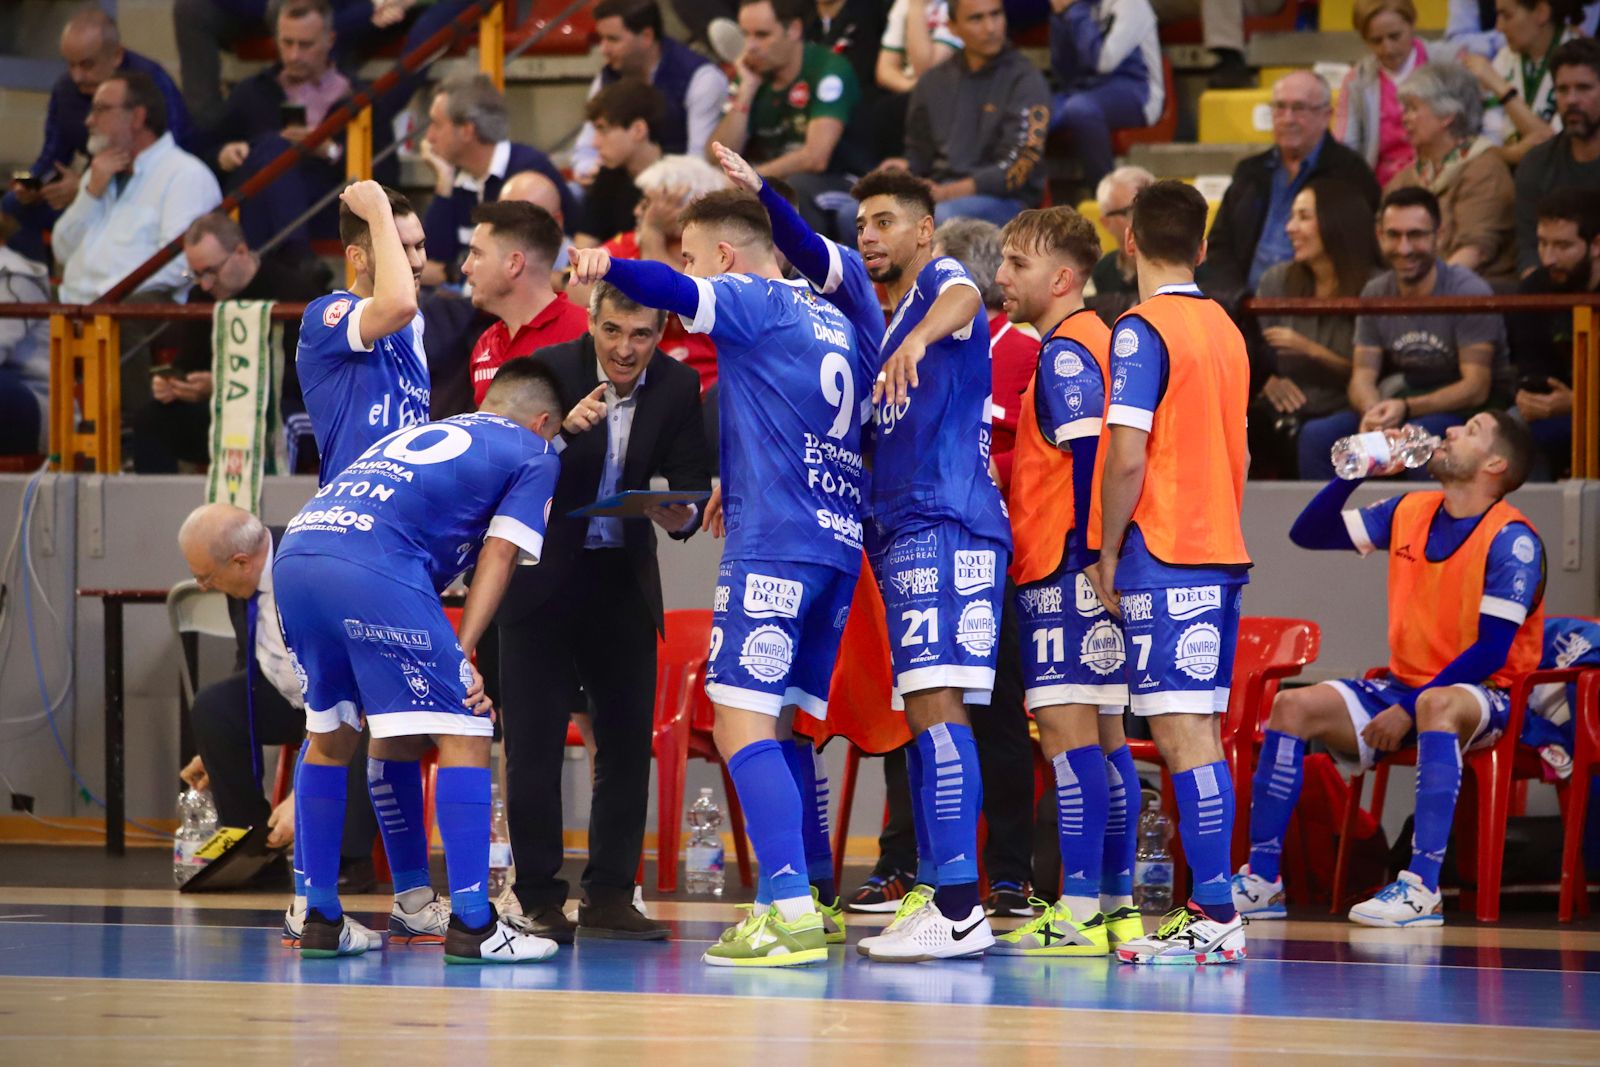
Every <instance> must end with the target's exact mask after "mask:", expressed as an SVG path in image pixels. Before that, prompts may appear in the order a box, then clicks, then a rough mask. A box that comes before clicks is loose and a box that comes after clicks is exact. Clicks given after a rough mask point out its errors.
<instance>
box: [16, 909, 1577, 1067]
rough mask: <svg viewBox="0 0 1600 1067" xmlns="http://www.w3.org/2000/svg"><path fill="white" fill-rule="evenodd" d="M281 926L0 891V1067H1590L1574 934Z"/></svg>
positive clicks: (701, 915)
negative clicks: (772, 937) (915, 952)
mask: <svg viewBox="0 0 1600 1067" xmlns="http://www.w3.org/2000/svg"><path fill="white" fill-rule="evenodd" d="M282 903H283V902H282V900H281V898H278V897H276V896H269V895H226V896H217V897H212V898H201V897H181V898H180V897H179V895H178V894H176V893H174V892H171V891H168V890H152V889H147V890H88V889H76V890H59V889H45V888H27V889H19V888H11V889H0V1064H6V1065H8V1067H9V1065H13V1064H50V1065H68V1064H72V1065H76V1064H101V1063H116V1064H146V1063H151V1064H156V1063H160V1064H189V1063H193V1064H205V1065H208V1067H210V1065H217V1064H227V1065H229V1067H231V1065H233V1064H246V1063H266V1062H273V1063H283V1062H296V1063H300V1062H305V1063H321V1062H338V1063H341V1064H352V1065H354V1064H367V1063H376V1064H384V1065H394V1064H397V1063H398V1062H400V1061H399V1058H400V1057H405V1060H406V1062H408V1063H409V1062H416V1063H438V1062H446V1061H448V1062H450V1063H452V1064H456V1063H463V1064H464V1063H479V1062H483V1063H498V1062H506V1063H513V1062H515V1063H518V1064H529V1065H541V1064H547V1063H550V1064H554V1063H584V1064H613V1063H617V1064H627V1065H628V1067H656V1065H662V1064H677V1063H695V1064H696V1065H697V1067H708V1065H709V1064H710V1063H733V1064H742V1063H752V1062H756V1061H757V1059H758V1058H759V1059H760V1060H762V1061H765V1062H768V1063H791V1062H793V1063H799V1062H819V1061H827V1062H828V1063H830V1064H844V1063H858V1062H859V1063H902V1062H903V1063H912V1062H915V1063H918V1064H945V1063H950V1064H979V1063H984V1064H1004V1065H1007V1067H1010V1065H1013V1064H1025V1065H1032V1064H1042V1063H1058V1062H1067V1061H1068V1060H1069V1058H1072V1059H1073V1060H1076V1061H1079V1062H1081V1061H1082V1057H1084V1056H1085V1055H1086V1056H1087V1057H1088V1058H1089V1062H1094V1061H1098V1060H1106V1061H1112V1060H1115V1061H1116V1062H1118V1063H1124V1062H1133V1063H1138V1062H1146V1061H1148V1062H1152V1063H1155V1062H1161V1063H1173V1062H1175V1061H1174V1056H1175V1055H1177V1056H1181V1057H1182V1061H1181V1062H1184V1063H1210V1062H1244V1061H1246V1060H1250V1061H1254V1062H1260V1057H1271V1058H1272V1059H1273V1060H1274V1061H1279V1062H1282V1061H1294V1062H1316V1061H1324V1060H1326V1061H1335V1060H1338V1061H1343V1062H1351V1061H1357V1060H1359V1061H1362V1062H1375V1061H1385V1062H1388V1061H1393V1062H1401V1061H1405V1062H1412V1063H1415V1062H1423V1061H1428V1062H1433V1061H1444V1060H1448V1061H1453V1062H1485V1063H1563V1064H1565V1063H1573V1064H1596V1063H1600V926H1597V925H1596V924H1594V923H1587V924H1584V925H1582V926H1580V927H1577V928H1568V929H1556V928H1552V927H1542V928H1539V929H1519V928H1518V927H1517V926H1516V924H1515V919H1514V918H1513V919H1512V920H1511V921H1510V922H1508V923H1506V924H1503V925H1500V926H1494V927H1478V926H1472V925H1469V924H1465V923H1458V924H1455V925H1449V926H1446V927H1445V928H1443V929H1438V930H1432V931H1379V930H1369V929H1365V928H1361V927H1355V926H1352V925H1349V924H1347V923H1343V922H1334V921H1290V922H1285V923H1256V924H1254V925H1253V926H1251V927H1250V928H1249V929H1248V931H1247V935H1248V939H1249V948H1250V954H1251V958H1250V960H1248V961H1247V962H1245V963H1244V964H1242V965H1238V966H1225V967H1207V968H1143V967H1138V968H1136V967H1128V966H1122V965H1119V964H1117V963H1115V962H1113V961H1107V960H1055V961H1037V960H1020V959H1013V958H1005V959H1001V958H990V959H986V960H982V961H976V962H948V963H928V964H915V965H910V966H904V965H898V966H897V965H885V964H874V963H871V962H869V961H867V960H864V959H862V958H860V957H858V956H857V955H856V953H855V952H854V951H853V949H851V948H849V947H848V946H847V947H846V948H845V949H836V950H835V951H834V952H833V954H832V958H831V959H830V960H829V961H828V963H827V964H826V965H822V966H817V967H811V968H802V969H796V970H792V971H766V972H759V973H747V972H743V971H739V972H729V971H725V970H718V969H712V968H707V967H705V966H704V965H703V964H701V963H700V962H699V954H700V952H701V951H703V949H704V946H705V944H706V943H708V942H709V941H710V940H711V939H712V938H714V937H715V936H716V933H717V931H718V930H719V929H720V927H721V925H722V924H723V923H725V922H726V921H727V920H728V919H729V918H731V911H730V909H729V908H727V907H726V906H724V905H720V904H685V903H676V902H655V903H653V904H652V905H651V910H652V913H653V914H655V915H657V916H658V917H661V918H664V919H667V920H668V921H670V922H671V923H672V924H673V928H674V935H675V936H674V939H673V940H672V941H670V942H667V943H658V944H645V945H628V944H618V943H607V942H580V943H579V944H578V945H577V946H576V947H572V948H563V949H562V951H561V953H560V954H559V955H558V957H557V958H556V959H555V960H554V961H551V962H549V963H545V964H530V965H523V966H519V967H447V966H445V965H444V964H443V962H442V961H441V960H440V958H439V950H438V949H437V948H435V949H431V950H430V949H406V948H399V947H395V948H391V949H387V950H385V951H384V952H381V953H372V954H369V955H368V956H366V957H362V958H355V959H345V960H334V961H307V962H304V963H302V962H301V961H300V960H299V959H298V958H297V957H296V956H295V955H294V953H292V952H291V951H289V950H287V949H284V948H283V947H282V946H281V945H280V944H279V938H278V936H277V931H276V927H275V923H276V920H277V917H278V915H279V914H280V911H279V909H280V908H281V907H282ZM386 906H387V898H384V897H356V898H352V899H351V900H350V901H349V902H348V903H347V907H349V909H350V910H351V911H352V912H354V913H356V914H358V915H360V916H362V917H363V918H366V917H368V913H372V914H373V915H381V914H382V912H383V911H385V910H386ZM883 921H884V920H883V918H881V917H872V916H863V917H861V921H860V922H859V923H855V924H853V925H852V928H851V931H850V936H851V940H852V941H853V940H855V939H856V938H857V937H859V936H861V934H862V933H870V932H872V930H873V928H874V927H876V926H878V925H881V924H882V922H883ZM370 924H374V925H380V928H381V924H378V922H377V919H376V918H373V919H372V922H371V923H370Z"/></svg>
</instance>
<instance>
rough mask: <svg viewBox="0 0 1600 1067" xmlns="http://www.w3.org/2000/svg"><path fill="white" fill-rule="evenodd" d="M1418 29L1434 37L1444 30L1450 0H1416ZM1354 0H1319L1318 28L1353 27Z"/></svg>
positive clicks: (1327, 29)
mask: <svg viewBox="0 0 1600 1067" xmlns="http://www.w3.org/2000/svg"><path fill="white" fill-rule="evenodd" d="M1415 3H1416V8H1417V29H1418V30H1420V31H1422V34H1423V36H1425V37H1433V36H1435V35H1437V34H1441V33H1443V32H1444V27H1445V23H1446V21H1448V20H1449V18H1450V2H1449V0H1415ZM1354 10H1355V3H1354V0H1317V29H1319V30H1322V31H1323V32H1324V33H1335V32H1339V31H1343V30H1348V29H1350V28H1351V25H1350V22H1351V17H1352V12H1353V11H1354Z"/></svg>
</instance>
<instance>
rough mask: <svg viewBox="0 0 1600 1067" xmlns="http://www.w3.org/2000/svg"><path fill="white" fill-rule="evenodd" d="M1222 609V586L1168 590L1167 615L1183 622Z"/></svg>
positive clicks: (1196, 586)
mask: <svg viewBox="0 0 1600 1067" xmlns="http://www.w3.org/2000/svg"><path fill="white" fill-rule="evenodd" d="M1221 607H1222V586H1220V585H1191V586H1185V587H1183V588H1181V589H1168V590H1167V614H1168V615H1169V616H1171V617H1172V618H1174V619H1177V620H1178V621H1180V622H1182V621H1183V620H1184V619H1192V618H1194V617H1195V616H1197V615H1204V614H1205V613H1206V612H1208V611H1217V610H1219V609H1220V608H1221Z"/></svg>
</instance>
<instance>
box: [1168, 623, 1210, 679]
mask: <svg viewBox="0 0 1600 1067" xmlns="http://www.w3.org/2000/svg"><path fill="white" fill-rule="evenodd" d="M1172 662H1173V665H1174V666H1175V667H1177V668H1178V669H1179V670H1180V671H1182V672H1183V673H1184V674H1187V675H1188V676H1189V677H1191V678H1193V679H1195V680H1196V681H1201V682H1209V681H1211V680H1212V679H1213V678H1215V677H1216V676H1217V667H1218V666H1219V665H1220V664H1221V662H1222V635H1221V634H1220V633H1218V632H1217V628H1216V627H1215V626H1213V625H1212V624H1211V623H1209V622H1197V623H1195V624H1194V625H1193V626H1191V627H1189V628H1188V629H1186V630H1184V631H1183V636H1181V637H1179V638H1178V647H1177V648H1176V649H1175V650H1174V651H1173V658H1172Z"/></svg>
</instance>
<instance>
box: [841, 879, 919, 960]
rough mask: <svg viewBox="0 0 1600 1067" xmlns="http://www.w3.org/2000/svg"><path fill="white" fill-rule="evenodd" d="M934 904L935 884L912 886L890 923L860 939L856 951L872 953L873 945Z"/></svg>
mask: <svg viewBox="0 0 1600 1067" xmlns="http://www.w3.org/2000/svg"><path fill="white" fill-rule="evenodd" d="M932 904H933V886H931V885H923V884H922V883H920V882H919V883H917V884H916V885H914V886H912V887H911V892H909V893H907V894H906V895H905V896H903V897H901V898H900V907H899V908H897V909H896V910H895V913H894V918H893V919H890V920H889V925H888V926H885V927H884V928H883V930H882V931H881V932H880V933H876V934H873V935H871V936H870V937H863V938H862V939H861V940H860V941H857V942H856V951H857V952H859V953H860V954H861V955H863V956H870V955H872V946H873V945H876V944H877V943H878V942H879V941H881V940H883V939H884V938H886V937H888V936H889V935H890V934H892V933H893V932H894V931H895V930H896V929H898V928H899V927H900V926H902V925H903V924H904V923H905V922H906V921H908V920H909V919H910V918H911V916H913V915H915V914H916V913H917V912H919V911H921V910H922V909H923V908H926V907H930V906H931V905H932Z"/></svg>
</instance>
